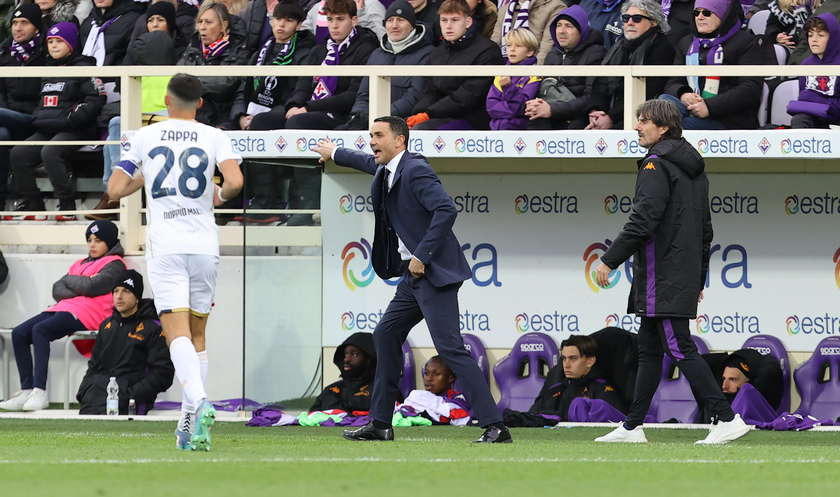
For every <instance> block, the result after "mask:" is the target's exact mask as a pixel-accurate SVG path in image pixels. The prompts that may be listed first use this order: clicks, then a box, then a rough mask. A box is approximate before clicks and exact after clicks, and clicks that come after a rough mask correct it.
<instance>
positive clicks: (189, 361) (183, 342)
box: [169, 337, 207, 407]
mask: <svg viewBox="0 0 840 497" xmlns="http://www.w3.org/2000/svg"><path fill="white" fill-rule="evenodd" d="M169 356H170V358H171V359H172V364H173V365H174V366H175V375H176V376H178V380H179V381H180V382H181V387H182V388H183V389H184V399H186V401H187V402H188V403H189V405H190V407H193V406H195V405H196V404H198V401H199V400H201V399H204V398H206V397H207V393H206V392H205V391H204V384H203V383H202V382H201V366H200V365H199V362H198V354H197V353H196V352H195V346H194V345H193V343H192V340H190V339H189V338H187V337H178V338H176V339H175V340H172V343H171V344H170V345H169Z"/></svg>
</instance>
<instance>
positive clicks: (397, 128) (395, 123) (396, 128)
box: [373, 116, 408, 148]
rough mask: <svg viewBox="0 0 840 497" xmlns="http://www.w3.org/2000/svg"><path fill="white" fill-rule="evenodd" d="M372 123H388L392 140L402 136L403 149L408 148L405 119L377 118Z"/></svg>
mask: <svg viewBox="0 0 840 497" xmlns="http://www.w3.org/2000/svg"><path fill="white" fill-rule="evenodd" d="M373 122H375V123H388V127H390V128H391V133H392V134H393V135H394V138H396V137H398V136H400V135H403V136H404V137H405V148H408V124H406V122H405V119H403V118H401V117H399V116H382V117H377V118H376V119H374V120H373Z"/></svg>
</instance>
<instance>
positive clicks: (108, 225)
mask: <svg viewBox="0 0 840 497" xmlns="http://www.w3.org/2000/svg"><path fill="white" fill-rule="evenodd" d="M60 24H70V23H69V22H62V23H60ZM56 26H58V24H56ZM53 27H55V26H53ZM50 31H52V30H50ZM90 235H96V238H99V239H100V240H102V241H103V242H105V245H107V246H108V250H111V249H112V248H114V245H116V244H117V242H119V241H120V230H119V229H118V228H117V225H116V224H114V223H112V222H111V221H108V220H107V219H100V220H99V221H94V222H92V223H90V226H88V228H87V230H86V231H85V240H89V239H90Z"/></svg>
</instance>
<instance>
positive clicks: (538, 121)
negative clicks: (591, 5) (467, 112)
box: [525, 5, 609, 130]
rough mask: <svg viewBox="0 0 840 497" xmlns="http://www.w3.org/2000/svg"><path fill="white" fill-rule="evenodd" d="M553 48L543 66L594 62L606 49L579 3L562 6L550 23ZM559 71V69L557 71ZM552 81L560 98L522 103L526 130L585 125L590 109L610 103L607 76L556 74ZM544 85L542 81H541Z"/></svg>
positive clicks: (538, 97)
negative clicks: (557, 75)
mask: <svg viewBox="0 0 840 497" xmlns="http://www.w3.org/2000/svg"><path fill="white" fill-rule="evenodd" d="M549 28H550V29H551V36H552V39H553V40H554V48H553V49H552V50H551V52H549V54H548V55H547V56H546V58H545V66H546V67H548V66H555V65H556V66H597V65H600V64H601V62H602V61H603V60H604V56H605V55H606V53H607V50H606V49H605V48H604V44H603V36H602V35H601V32H600V31H598V30H596V29H590V27H589V18H588V17H587V16H586V11H584V10H583V8H582V7H581V6H580V5H573V6H571V7H569V8H568V9H565V10H563V11H562V12H560V14H558V15H557V17H555V18H554V20H553V21H551V25H550V26H549ZM558 72H559V71H558ZM554 79H555V80H556V81H558V82H559V81H563V83H562V84H559V83H558V84H557V85H555V88H556V89H558V90H559V91H557V92H556V93H557V94H559V95H560V96H561V97H562V98H554V99H552V98H548V96H546V95H543V96H545V97H546V98H543V96H540V94H539V92H538V93H537V98H535V99H533V100H529V101H528V102H526V103H525V115H526V116H528V119H529V122H528V129H529V130H551V129H555V130H557V129H584V128H586V126H588V125H589V109H592V108H604V107H608V106H609V98H608V97H607V92H608V87H607V78H588V77H576V76H572V77H556V78H554ZM543 86H544V84H543Z"/></svg>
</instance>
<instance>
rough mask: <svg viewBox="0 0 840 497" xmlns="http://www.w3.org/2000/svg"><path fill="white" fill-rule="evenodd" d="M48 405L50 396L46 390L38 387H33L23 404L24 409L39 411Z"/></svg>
mask: <svg viewBox="0 0 840 497" xmlns="http://www.w3.org/2000/svg"><path fill="white" fill-rule="evenodd" d="M49 405H50V398H49V396H48V395H47V391H46V390H41V389H40V388H33V389H32V393H31V394H29V397H28V398H27V399H26V402H25V403H24V404H23V410H24V411H40V410H41V409H46V408H47V407H49Z"/></svg>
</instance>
